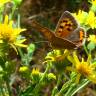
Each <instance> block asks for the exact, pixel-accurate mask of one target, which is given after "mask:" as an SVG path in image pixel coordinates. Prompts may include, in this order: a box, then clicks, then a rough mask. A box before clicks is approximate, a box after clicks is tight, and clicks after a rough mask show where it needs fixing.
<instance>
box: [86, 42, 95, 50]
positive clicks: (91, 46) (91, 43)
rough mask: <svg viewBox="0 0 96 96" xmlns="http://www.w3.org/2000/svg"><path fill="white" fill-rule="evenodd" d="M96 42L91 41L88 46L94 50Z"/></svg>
mask: <svg viewBox="0 0 96 96" xmlns="http://www.w3.org/2000/svg"><path fill="white" fill-rule="evenodd" d="M95 46H96V45H95V43H94V42H90V43H89V44H88V45H87V48H88V49H89V50H90V51H92V50H94V49H95Z"/></svg>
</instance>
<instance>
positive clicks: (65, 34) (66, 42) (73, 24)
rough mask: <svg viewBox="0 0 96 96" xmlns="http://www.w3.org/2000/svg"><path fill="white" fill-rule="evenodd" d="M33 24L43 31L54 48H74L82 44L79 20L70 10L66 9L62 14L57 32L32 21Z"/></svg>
mask: <svg viewBox="0 0 96 96" xmlns="http://www.w3.org/2000/svg"><path fill="white" fill-rule="evenodd" d="M32 26H33V27H34V28H36V29H37V31H39V32H41V33H42V34H43V35H44V37H45V38H46V39H47V40H48V41H49V42H50V45H51V46H52V47H53V48H54V49H74V48H78V47H79V46H80V31H83V29H82V28H81V27H79V25H78V23H77V21H76V20H75V19H74V17H73V16H72V15H71V13H70V12H68V11H65V12H64V13H63V15H62V16H61V18H60V20H59V22H58V24H57V27H56V30H55V32H52V31H51V30H49V29H48V28H46V27H43V26H41V25H40V24H39V23H37V22H36V21H34V20H33V21H32Z"/></svg>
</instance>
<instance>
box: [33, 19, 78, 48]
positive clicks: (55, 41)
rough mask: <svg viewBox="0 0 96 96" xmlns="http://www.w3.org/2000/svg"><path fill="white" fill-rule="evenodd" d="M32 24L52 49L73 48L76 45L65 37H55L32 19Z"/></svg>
mask: <svg viewBox="0 0 96 96" xmlns="http://www.w3.org/2000/svg"><path fill="white" fill-rule="evenodd" d="M32 26H33V27H34V28H36V29H37V30H38V31H39V32H41V33H42V34H43V35H44V37H45V38H46V39H47V40H48V41H49V42H50V43H51V45H52V47H53V48H54V49H74V48H76V47H77V45H76V44H75V43H73V42H71V41H69V40H67V39H64V38H61V37H57V36H56V35H55V34H54V33H53V32H52V31H51V30H49V29H48V28H46V27H43V26H41V25H40V24H39V23H37V22H36V21H34V20H33V21H32Z"/></svg>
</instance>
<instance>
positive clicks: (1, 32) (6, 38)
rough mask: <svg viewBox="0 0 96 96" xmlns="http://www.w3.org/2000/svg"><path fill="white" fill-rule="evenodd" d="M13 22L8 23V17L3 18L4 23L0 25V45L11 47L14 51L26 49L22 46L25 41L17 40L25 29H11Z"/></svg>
mask: <svg viewBox="0 0 96 96" xmlns="http://www.w3.org/2000/svg"><path fill="white" fill-rule="evenodd" d="M12 25H13V21H8V16H7V15H6V16H5V19H4V23H0V43H6V44H8V45H11V47H12V48H14V49H15V50H16V47H17V46H18V47H27V45H24V44H22V43H23V42H24V41H25V40H26V39H17V37H18V36H19V35H20V33H21V32H23V31H25V30H26V29H21V28H13V26H12Z"/></svg>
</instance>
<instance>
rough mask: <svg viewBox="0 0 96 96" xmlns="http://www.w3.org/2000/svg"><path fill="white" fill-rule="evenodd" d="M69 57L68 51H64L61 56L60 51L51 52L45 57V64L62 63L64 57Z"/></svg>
mask: <svg viewBox="0 0 96 96" xmlns="http://www.w3.org/2000/svg"><path fill="white" fill-rule="evenodd" d="M68 55H69V51H68V50H65V51H64V53H63V54H61V52H60V50H53V52H49V53H48V54H47V56H46V57H45V60H46V61H45V62H47V61H52V62H59V61H63V60H64V59H65V57H66V56H68Z"/></svg>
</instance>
